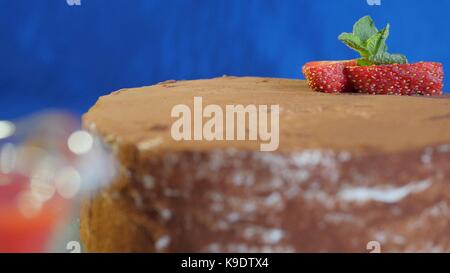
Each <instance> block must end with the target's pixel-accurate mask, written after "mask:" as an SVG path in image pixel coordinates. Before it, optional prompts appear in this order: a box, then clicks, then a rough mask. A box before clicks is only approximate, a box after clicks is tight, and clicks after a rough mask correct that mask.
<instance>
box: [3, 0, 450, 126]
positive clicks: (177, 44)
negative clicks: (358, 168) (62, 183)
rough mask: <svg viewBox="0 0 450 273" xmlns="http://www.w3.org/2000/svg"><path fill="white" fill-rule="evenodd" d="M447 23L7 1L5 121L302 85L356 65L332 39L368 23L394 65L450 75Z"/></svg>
mask: <svg viewBox="0 0 450 273" xmlns="http://www.w3.org/2000/svg"><path fill="white" fill-rule="evenodd" d="M75 2H76V1H75ZM449 11H450V1H448V0H433V1H425V0H381V5H380V6H370V5H368V4H367V1H366V0H81V5H80V6H70V5H68V4H67V0H36V1H30V0H0V28H1V31H0V58H1V65H0V88H1V90H0V101H1V107H0V119H9V118H16V117H19V116H23V115H26V114H29V113H32V112H35V111H38V110H42V109H45V108H55V107H57V108H63V109H67V110H70V111H73V112H75V113H77V114H81V113H83V112H84V111H86V110H87V109H88V108H89V107H90V106H91V105H92V104H93V103H94V102H95V101H96V99H97V98H98V97H99V96H101V95H104V94H107V93H109V92H111V91H114V90H117V89H120V88H124V87H136V86H143V85H150V84H153V83H156V82H159V81H164V80H167V79H198V78H210V77H216V76H221V75H223V74H227V75H237V76H244V75H257V76H268V77H287V78H302V76H301V73H300V70H301V66H302V64H303V63H305V62H307V61H310V60H323V59H338V60H339V59H350V58H354V57H357V54H356V53H355V52H353V51H352V50H350V49H347V48H346V47H345V46H344V45H343V44H341V43H340V42H339V41H338V40H337V38H336V37H337V36H338V35H339V34H340V33H341V32H343V31H351V27H352V25H353V23H354V22H355V21H356V20H357V19H358V18H360V17H362V16H364V15H371V16H372V17H373V18H374V19H375V21H376V22H377V25H378V27H382V26H384V25H385V24H386V23H387V22H390V23H391V37H390V39H389V40H388V45H389V48H390V51H392V52H393V53H404V54H406V55H407V56H408V58H409V59H410V61H412V62H416V61H420V60H429V61H440V62H443V63H444V67H445V68H448V67H449V65H450V56H449V54H448V47H449V45H450V30H449V27H450V16H449V13H450V12H449ZM448 83H449V81H448V80H446V84H447V85H448Z"/></svg>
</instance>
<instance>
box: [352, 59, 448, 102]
mask: <svg viewBox="0 0 450 273" xmlns="http://www.w3.org/2000/svg"><path fill="white" fill-rule="evenodd" d="M345 74H346V75H347V77H348V79H349V80H350V81H351V84H352V85H353V87H354V89H355V90H356V91H357V92H360V93H369V94H388V95H415V94H422V95H428V96H433V95H442V87H443V83H442V81H443V78H444V72H443V69H442V64H441V63H434V62H420V63H415V64H388V65H371V66H347V67H346V68H345Z"/></svg>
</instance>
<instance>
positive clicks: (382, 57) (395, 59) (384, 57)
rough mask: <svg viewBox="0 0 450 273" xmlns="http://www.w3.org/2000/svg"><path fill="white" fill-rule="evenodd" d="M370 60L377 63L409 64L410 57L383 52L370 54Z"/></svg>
mask: <svg viewBox="0 0 450 273" xmlns="http://www.w3.org/2000/svg"><path fill="white" fill-rule="evenodd" d="M368 60H369V61H370V62H372V63H373V64H376V65H382V64H407V63H408V59H407V58H406V56H405V55H402V54H389V53H387V52H383V53H380V54H377V55H372V56H369V58H368Z"/></svg>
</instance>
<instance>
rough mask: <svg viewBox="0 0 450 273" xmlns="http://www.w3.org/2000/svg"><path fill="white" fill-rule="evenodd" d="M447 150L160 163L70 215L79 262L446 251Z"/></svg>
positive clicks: (211, 155) (174, 158)
mask: <svg viewBox="0 0 450 273" xmlns="http://www.w3.org/2000/svg"><path fill="white" fill-rule="evenodd" d="M449 158H450V145H440V146H437V147H430V148H427V149H425V150H417V151H410V152H403V153H394V154H373V155H364V156H353V155H351V154H349V153H347V152H334V151H330V150H328V151H327V150H305V151H303V152H298V153H293V154H274V153H263V152H241V151H236V150H217V151H214V152H181V153H180V152H176V153H167V154H165V155H162V156H160V157H155V158H152V159H151V160H150V161H148V162H141V163H140V164H138V165H136V166H135V169H134V170H133V171H130V172H123V173H122V174H121V177H122V178H120V179H119V180H120V183H119V182H118V183H119V185H120V186H118V184H115V185H113V186H112V187H111V188H110V189H107V190H104V191H102V192H101V193H100V194H98V195H97V196H93V197H92V198H91V199H90V200H89V201H87V202H86V203H85V207H84V209H83V214H82V218H81V220H82V233H81V234H82V240H83V242H84V243H85V244H86V248H87V250H88V251H91V252H104V251H114V252H146V251H148V252H267V251H269V252H334V251H339V252H366V251H367V250H366V246H367V244H368V243H369V242H371V241H377V242H379V243H380V244H381V247H382V251H383V252H404V251H408V252H411V251H412V252H423V251H425V252H428V251H450V244H449V238H448V235H447V231H448V229H449V228H450V223H449V222H448V220H447V219H448V217H449V214H450V209H449V202H450V196H449V192H448V183H447V182H448V180H449V178H450V166H449V164H448V159H449Z"/></svg>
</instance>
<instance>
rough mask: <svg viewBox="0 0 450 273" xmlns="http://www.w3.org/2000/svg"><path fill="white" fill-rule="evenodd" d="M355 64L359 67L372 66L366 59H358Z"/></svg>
mask: <svg viewBox="0 0 450 273" xmlns="http://www.w3.org/2000/svg"><path fill="white" fill-rule="evenodd" d="M356 64H357V65H359V66H369V65H373V62H371V61H369V60H368V59H366V58H359V59H358V60H356Z"/></svg>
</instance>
